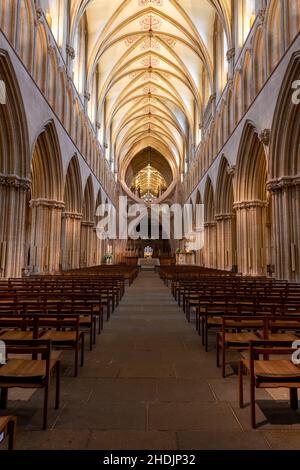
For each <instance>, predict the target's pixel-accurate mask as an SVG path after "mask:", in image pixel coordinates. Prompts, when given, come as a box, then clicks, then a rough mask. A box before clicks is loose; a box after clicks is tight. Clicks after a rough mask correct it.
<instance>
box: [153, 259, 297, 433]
mask: <svg viewBox="0 0 300 470" xmlns="http://www.w3.org/2000/svg"><path fill="white" fill-rule="evenodd" d="M164 276H165V274H163V275H162V278H164ZM167 276H169V277H168V283H169V285H170V284H171V290H172V294H173V296H174V298H175V299H176V301H177V302H178V304H179V306H181V307H182V308H183V311H184V313H185V316H186V318H187V320H188V321H192V320H193V319H194V318H195V323H196V329H197V331H198V333H199V334H200V335H201V336H202V344H203V345H204V347H205V350H206V351H207V350H208V333H209V331H213V332H215V334H216V363H217V367H221V370H222V376H223V377H225V373H226V355H227V351H237V352H239V353H242V354H243V356H242V357H240V360H239V361H238V384H239V387H238V390H239V405H240V407H243V406H244V398H243V397H244V394H243V393H244V391H243V385H244V382H243V377H244V376H245V375H248V377H249V382H250V402H251V406H250V408H251V424H252V426H253V428H255V427H256V414H255V403H256V401H255V390H256V389H257V388H278V387H285V388H288V389H289V390H290V405H291V408H292V409H297V408H298V395H297V389H298V388H300V367H299V365H298V364H294V363H293V362H292V353H293V352H294V351H295V349H294V347H295V344H296V345H297V344H300V343H298V342H300V340H299V338H300V285H299V284H291V283H288V282H286V281H276V280H275V279H267V278H263V277H260V278H246V277H240V276H234V275H232V273H230V275H222V274H220V273H216V272H215V273H212V272H211V271H210V270H208V271H207V272H206V273H205V270H203V269H202V270H200V271H199V272H198V275H195V270H194V269H190V270H189V267H185V269H183V270H182V272H180V270H177V272H175V275H174V270H173V273H172V270H171V269H169V270H168V272H167ZM197 276H198V277H197ZM193 313H195V317H193ZM245 355H246V357H245ZM278 355H280V358H279V359H277V357H278ZM285 356H287V357H285ZM282 357H285V358H282ZM220 358H221V360H220Z"/></svg>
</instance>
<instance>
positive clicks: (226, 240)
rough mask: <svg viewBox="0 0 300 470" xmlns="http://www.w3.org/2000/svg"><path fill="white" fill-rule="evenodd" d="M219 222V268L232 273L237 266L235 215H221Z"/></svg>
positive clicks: (218, 216) (217, 219)
mask: <svg viewBox="0 0 300 470" xmlns="http://www.w3.org/2000/svg"><path fill="white" fill-rule="evenodd" d="M216 221H217V240H218V244H217V245H218V246H217V254H218V256H217V266H218V268H219V269H223V270H226V271H231V270H232V267H233V266H234V265H235V264H236V259H235V258H236V220H235V214H219V215H217V216H216Z"/></svg>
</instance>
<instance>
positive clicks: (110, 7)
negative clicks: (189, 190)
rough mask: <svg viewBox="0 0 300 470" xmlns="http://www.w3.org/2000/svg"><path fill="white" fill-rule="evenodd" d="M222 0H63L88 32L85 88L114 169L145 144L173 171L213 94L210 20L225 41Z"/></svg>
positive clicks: (74, 22) (181, 166) (74, 25)
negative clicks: (217, 24)
mask: <svg viewBox="0 0 300 470" xmlns="http://www.w3.org/2000/svg"><path fill="white" fill-rule="evenodd" d="M230 3H231V2H230V0H178V1H176V0H123V1H122V0H109V1H107V0H71V33H72V35H73V36H74V35H75V33H76V30H78V27H79V25H80V24H82V22H84V27H85V31H86V33H87V35H88V40H87V52H86V66H87V86H86V88H87V89H88V90H90V91H91V90H92V89H93V87H95V80H97V94H98V96H97V115H98V120H99V121H100V123H101V132H102V139H103V142H104V143H105V144H106V145H105V146H106V147H107V148H108V150H107V152H109V154H110V156H111V157H112V160H113V161H114V162H115V169H117V171H118V170H120V168H121V167H122V165H123V164H125V162H127V163H126V164H127V166H128V165H129V164H130V159H131V158H134V157H135V155H137V154H138V153H140V152H141V151H142V150H143V149H145V148H148V147H149V146H151V147H152V148H153V149H155V150H157V151H158V152H160V153H161V154H162V155H164V157H165V158H167V159H168V161H169V163H170V164H171V165H172V167H173V168H176V171H177V173H178V176H179V175H180V173H183V172H184V171H185V162H186V159H187V155H188V154H189V153H190V152H191V151H192V149H193V148H194V146H195V145H197V144H198V143H199V142H198V139H199V124H200V123H201V119H202V113H203V109H204V107H205V105H206V103H207V101H208V99H209V96H210V95H211V93H213V92H214V84H213V76H214V25H215V21H216V18H218V19H219V21H220V22H221V24H222V26H223V28H224V32H225V36H226V40H227V45H229V44H230V42H231V38H230V26H229V25H230V21H231V18H230Z"/></svg>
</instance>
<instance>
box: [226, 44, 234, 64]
mask: <svg viewBox="0 0 300 470" xmlns="http://www.w3.org/2000/svg"><path fill="white" fill-rule="evenodd" d="M234 56H235V48H234V47H232V48H231V49H229V50H228V51H227V53H226V59H227V62H231V60H232V59H233V58H234Z"/></svg>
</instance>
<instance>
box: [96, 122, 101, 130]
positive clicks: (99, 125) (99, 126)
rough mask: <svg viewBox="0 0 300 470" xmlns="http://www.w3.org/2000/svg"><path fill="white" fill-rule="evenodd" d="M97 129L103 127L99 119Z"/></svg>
mask: <svg viewBox="0 0 300 470" xmlns="http://www.w3.org/2000/svg"><path fill="white" fill-rule="evenodd" d="M96 129H101V122H99V121H97V122H96Z"/></svg>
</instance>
